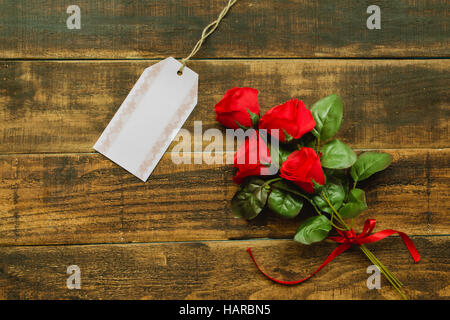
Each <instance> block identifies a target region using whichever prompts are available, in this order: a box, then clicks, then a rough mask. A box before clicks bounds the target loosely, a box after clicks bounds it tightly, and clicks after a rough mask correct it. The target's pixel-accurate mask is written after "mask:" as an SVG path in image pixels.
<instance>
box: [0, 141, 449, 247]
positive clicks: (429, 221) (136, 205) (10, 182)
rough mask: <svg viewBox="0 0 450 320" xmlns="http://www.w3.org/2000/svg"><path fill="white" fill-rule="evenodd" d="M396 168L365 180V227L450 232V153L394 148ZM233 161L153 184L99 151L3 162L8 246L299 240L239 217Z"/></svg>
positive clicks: (169, 167)
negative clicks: (368, 223)
mask: <svg viewBox="0 0 450 320" xmlns="http://www.w3.org/2000/svg"><path fill="white" fill-rule="evenodd" d="M387 151H388V152H389V153H391V154H392V155H393V156H394V163H393V164H392V166H391V167H390V168H388V169H387V170H386V171H384V172H382V173H379V174H377V175H376V176H374V177H373V178H371V179H369V180H367V181H366V182H365V183H361V187H362V188H363V189H365V190H367V199H368V204H369V208H370V209H369V210H368V211H367V212H366V213H364V214H363V215H361V216H360V217H359V219H358V220H357V221H356V223H355V225H356V226H362V224H363V222H364V220H365V219H367V218H376V219H377V220H378V225H377V229H378V230H381V229H386V228H393V229H397V230H402V231H404V232H407V233H409V234H416V235H417V234H418V235H430V234H450V223H449V221H448V215H447V212H448V210H449V203H450V201H449V197H450V193H449V188H448V181H449V176H450V170H449V163H450V161H449V159H450V149H444V150H432V149H417V150H387ZM232 175H233V169H232V168H231V166H229V165H226V164H213V165H208V164H183V165H175V164H173V162H172V160H171V157H170V154H166V155H165V156H164V157H163V159H162V161H161V162H160V163H159V164H158V166H157V167H156V169H155V171H154V172H153V174H152V175H151V176H150V178H149V180H148V181H147V182H146V183H143V182H141V181H140V180H139V179H137V178H135V177H134V176H132V175H131V174H129V173H127V172H126V171H125V170H123V169H122V168H120V167H118V166H117V165H115V164H114V163H112V162H111V161H109V160H108V159H106V158H104V157H103V156H101V155H98V154H79V155H15V156H13V155H10V156H1V157H0V244H10V245H11V244H16V245H24V244H33V245H34V244H70V243H117V242H151V241H172V240H177V241H185V240H211V239H212V240H217V239H218V240H221V239H248V238H261V237H270V238H291V237H292V236H293V235H294V233H295V230H296V227H297V226H298V225H299V224H300V221H301V220H302V219H304V218H305V217H308V216H309V215H310V214H311V211H310V208H309V209H308V208H307V209H306V211H304V213H303V214H302V215H300V216H299V217H297V218H296V219H294V220H286V219H283V218H280V217H278V216H276V215H275V214H274V213H271V212H266V213H262V214H261V215H260V216H259V217H258V218H257V219H255V220H253V221H250V222H247V221H245V220H242V219H234V218H233V216H232V213H231V208H230V200H231V198H232V196H233V194H234V192H235V191H236V189H237V187H236V185H235V184H234V183H233V182H232V180H231V177H232Z"/></svg>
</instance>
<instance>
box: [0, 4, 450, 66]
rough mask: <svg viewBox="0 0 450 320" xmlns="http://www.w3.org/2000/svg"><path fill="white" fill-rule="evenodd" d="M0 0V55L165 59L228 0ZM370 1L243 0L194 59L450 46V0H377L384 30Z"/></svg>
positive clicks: (443, 50)
mask: <svg viewBox="0 0 450 320" xmlns="http://www.w3.org/2000/svg"><path fill="white" fill-rule="evenodd" d="M70 4H71V3H67V2H62V1H56V0H38V1H36V0H24V1H0V21H1V23H0V39H2V41H1V42H0V57H1V58H83V59H92V58H107V59H124V58H155V57H158V58H161V57H166V56H175V57H182V56H186V55H188V53H189V52H190V51H191V49H192V47H193V46H194V44H195V43H196V41H197V40H198V39H199V37H200V34H201V31H202V30H203V28H204V27H205V26H206V25H207V24H209V23H210V22H211V21H213V20H214V19H216V17H217V15H218V13H219V12H220V11H221V10H222V8H223V7H224V5H225V4H226V1H225V0H220V1H219V0H191V1H182V0H165V1H161V0H145V1H128V0H111V1H89V0H78V1H77V2H76V4H77V5H78V6H79V7H80V9H81V29H80V30H69V29H68V28H67V27H66V20H67V18H68V17H69V14H67V13H66V9H67V7H68V6H69V5H70ZM372 4H374V3H373V1H369V0H360V1H353V0H339V1H335V0H333V1H331V0H329V1H309V0H295V1H293V0H277V1H274V0H245V1H239V2H238V3H237V4H236V5H235V6H234V7H233V8H232V10H231V12H230V14H229V15H228V16H227V17H226V19H225V20H224V21H223V22H222V23H221V25H220V27H219V29H218V31H217V32H215V33H214V35H213V36H212V37H210V38H209V39H208V40H207V45H205V46H204V47H203V48H202V49H201V50H200V52H199V53H198V55H197V57H198V58H200V57H201V58H220V57H246V58H255V57H392V56H397V57H412V56H414V57H423V56H427V57H442V56H448V54H449V42H448V40H449V31H448V3H447V1H445V0H427V1H426V0H396V1H392V0H378V1H376V4H377V5H379V6H380V8H381V16H382V28H381V30H368V29H367V27H366V20H367V18H368V17H369V14H367V13H366V10H367V8H368V6H370V5H372Z"/></svg>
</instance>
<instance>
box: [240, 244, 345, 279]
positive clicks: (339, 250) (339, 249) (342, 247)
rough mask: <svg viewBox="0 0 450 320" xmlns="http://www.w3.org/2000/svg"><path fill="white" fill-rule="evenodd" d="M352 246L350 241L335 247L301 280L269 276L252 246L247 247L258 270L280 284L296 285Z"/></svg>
mask: <svg viewBox="0 0 450 320" xmlns="http://www.w3.org/2000/svg"><path fill="white" fill-rule="evenodd" d="M350 247H351V244H348V243H344V244H341V245H339V246H338V247H337V248H336V249H334V250H333V251H332V252H331V253H330V255H329V256H328V257H327V258H326V259H325V261H324V262H323V263H322V264H321V265H320V266H319V268H317V270H316V271H314V272H313V273H311V274H310V275H309V276H308V277H306V278H303V279H300V280H296V281H284V280H278V279H275V278H273V277H271V276H269V275H268V274H267V273H265V272H264V271H263V270H262V269H261V268H260V267H259V265H258V263H256V260H255V257H254V256H253V254H252V250H251V248H248V249H247V252H248V254H249V255H250V258H252V260H253V263H254V264H255V266H256V268H258V270H259V271H260V272H261V273H262V274H263V275H264V276H266V277H267V278H269V279H270V280H272V281H273V282H276V283H279V284H284V285H294V284H299V283H302V282H304V281H306V280H308V279H309V278H311V277H312V276H313V275H315V274H316V273H317V272H319V271H320V270H321V269H322V268H323V267H325V266H326V265H327V264H328V263H330V262H331V261H332V260H333V259H334V258H336V257H337V256H339V255H340V254H342V253H344V252H345V251H347V250H348V249H349V248H350Z"/></svg>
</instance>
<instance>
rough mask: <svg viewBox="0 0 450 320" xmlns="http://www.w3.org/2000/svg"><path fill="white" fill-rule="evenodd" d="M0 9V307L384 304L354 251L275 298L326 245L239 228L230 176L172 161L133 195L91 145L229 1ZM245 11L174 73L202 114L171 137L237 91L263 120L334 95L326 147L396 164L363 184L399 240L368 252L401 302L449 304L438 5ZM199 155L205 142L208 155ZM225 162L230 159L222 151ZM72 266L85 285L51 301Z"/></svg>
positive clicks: (130, 184)
mask: <svg viewBox="0 0 450 320" xmlns="http://www.w3.org/2000/svg"><path fill="white" fill-rule="evenodd" d="M75 2H76V4H77V5H78V6H79V7H80V9H81V29H73V30H69V29H68V28H67V27H66V19H67V18H68V17H69V14H67V13H66V9H67V6H68V4H65V3H64V4H62V3H63V2H61V1H50V0H41V1H31V0H24V1H12V0H10V1H6V0H5V1H0V58H1V60H0V119H1V121H0V244H1V247H0V297H1V298H3V299H78V298H89V299H212V298H214V299H397V298H399V296H398V295H397V293H396V292H395V291H394V290H393V289H392V288H391V287H390V285H389V284H388V283H387V281H385V280H384V279H383V280H382V288H381V289H380V290H369V289H368V288H367V286H366V280H367V278H368V276H369V275H368V274H367V273H366V268H367V267H368V266H369V265H370V262H369V261H368V260H366V258H365V257H364V256H363V255H362V253H361V252H360V251H359V250H358V249H357V248H353V249H351V250H350V251H349V252H346V253H345V254H343V255H341V256H340V257H338V258H337V259H336V260H335V261H333V262H332V263H331V264H330V265H329V266H327V267H326V268H324V269H323V270H322V271H321V272H320V273H319V274H318V275H317V276H316V277H315V278H313V279H311V280H310V281H308V282H306V283H304V284H302V285H299V286H294V287H285V286H280V285H277V284H274V283H271V282H270V281H268V280H267V279H266V278H264V277H263V276H262V275H261V274H260V273H258V272H257V270H256V269H255V267H254V265H253V264H252V262H251V260H250V259H249V256H248V255H247V252H246V248H247V247H249V246H251V247H252V248H253V251H254V253H255V254H256V255H257V256H258V260H259V262H260V263H261V265H262V266H263V267H264V269H265V270H267V271H269V272H270V273H272V274H274V275H276V276H278V277H280V278H283V279H297V278H301V277H303V276H305V275H307V274H309V273H310V272H311V271H313V270H314V269H315V268H316V267H317V266H318V265H319V264H320V263H321V262H322V261H323V260H324V258H325V257H326V256H327V255H328V254H329V253H330V252H331V251H332V249H333V248H335V246H336V245H335V244H334V243H328V242H323V243H320V244H316V245H312V246H303V245H299V244H296V243H294V242H293V241H292V240H291V239H292V236H293V234H294V232H295V229H296V227H297V226H298V224H299V223H300V221H301V220H302V219H304V218H305V217H307V216H308V215H309V213H308V212H304V213H302V215H301V216H300V217H298V218H296V219H295V220H294V221H292V220H284V219H281V218H279V217H277V216H275V214H273V213H270V212H265V213H263V214H261V216H260V217H258V218H257V219H256V220H254V221H251V222H247V221H244V220H240V219H234V218H233V216H232V213H231V210H230V200H231V197H232V195H233V193H234V192H235V190H236V185H234V184H233V182H232V180H231V178H232V176H233V169H232V168H231V167H230V166H229V165H225V164H223V165H221V164H214V165H208V164H191V165H175V164H173V162H172V160H171V151H170V148H169V150H168V152H167V153H166V154H165V155H164V157H163V159H162V160H161V162H160V163H159V164H158V166H157V168H156V170H155V171H154V172H153V174H152V175H151V176H150V178H149V180H148V181H147V182H146V183H143V182H141V181H139V180H138V179H137V178H135V177H134V176H132V175H131V174H129V173H127V172H126V171H125V170H123V169H121V168H120V167H118V166H117V165H115V164H113V163H112V162H111V161H109V160H108V159H106V158H104V157H103V156H101V155H99V154H98V153H96V152H94V150H93V149H92V146H93V144H94V143H95V141H96V140H97V138H98V137H99V135H100V133H101V132H102V131H103V129H104V128H105V126H106V125H107V124H108V122H109V120H110V119H111V117H112V116H113V114H114V113H115V111H116V110H117V108H118V107H119V106H120V104H121V103H122V101H123V100H124V98H125V97H126V95H127V93H128V91H129V90H130V88H131V87H132V86H133V84H134V83H135V81H136V80H137V78H138V77H139V75H140V74H141V73H142V71H143V70H144V69H145V68H146V67H148V66H150V65H152V64H153V63H155V62H157V61H158V60H160V59H162V58H164V57H166V56H169V55H170V56H174V57H176V58H181V57H183V56H185V55H187V54H188V53H189V52H190V50H191V49H192V47H193V45H194V44H195V42H196V40H197V39H198V38H199V36H200V33H201V30H202V29H203V27H204V26H205V25H207V24H208V23H209V22H210V21H212V20H213V19H215V18H216V16H217V14H218V13H219V12H220V10H221V8H222V7H223V6H224V4H225V2H226V1H225V0H220V1H219V0H217V1H214V0H190V1H181V0H170V1H162V0H161V1H157V0H146V1H125V0H111V1H92V0H91V1H88V0H77V1H74V4H75ZM372 2H373V1H352V0H340V1H331V0H329V1H309V0H295V1H287V0H278V1H273V0H240V1H239V2H238V3H237V4H236V5H235V7H234V8H232V10H231V11H230V14H229V15H228V16H227V17H226V19H225V20H224V21H223V22H222V24H221V25H220V27H219V28H218V30H217V32H216V33H214V35H213V36H212V37H211V38H209V39H208V40H207V42H206V43H205V45H204V46H203V47H202V49H201V50H200V52H199V53H198V55H197V56H196V57H195V59H194V60H193V61H192V62H191V63H189V66H190V67H191V68H192V69H193V70H195V71H196V72H198V73H199V74H200V84H199V101H198V105H197V107H196V108H195V110H194V112H193V113H192V114H191V116H190V117H189V119H188V120H187V122H186V123H185V125H184V128H186V129H188V130H190V131H193V124H194V121H200V120H201V121H202V122H203V130H206V129H208V128H219V129H223V127H221V126H220V125H219V124H218V123H217V122H216V121H215V113H214V110H213V107H214V104H215V103H216V102H217V101H218V100H219V99H220V98H221V97H222V95H223V94H224V92H225V91H226V90H227V89H229V88H231V87H233V86H251V87H255V88H257V89H258V90H259V91H260V95H259V96H260V103H261V106H262V112H265V111H266V110H268V109H269V108H270V107H272V106H274V105H276V104H279V103H281V102H284V101H286V100H288V99H290V98H291V97H297V98H301V99H303V100H304V101H305V103H306V104H307V105H309V106H310V105H311V104H312V103H314V102H315V101H316V100H318V99H319V98H321V97H324V96H326V95H328V94H331V93H333V92H336V93H338V94H339V95H340V96H341V97H342V99H343V101H344V103H345V116H344V117H345V118H344V119H345V120H344V124H343V127H342V129H341V131H340V133H339V138H340V139H342V140H343V141H344V142H346V143H348V144H349V145H351V146H352V147H353V148H355V149H357V150H366V149H376V150H378V149H380V150H384V151H386V152H389V153H390V154H392V155H393V156H394V162H393V164H392V166H391V167H390V168H389V169H387V170H386V171H385V172H383V173H380V174H377V175H376V176H374V177H373V178H371V179H369V180H368V181H367V182H366V183H364V184H363V185H362V187H363V189H365V190H367V198H368V204H369V208H370V209H369V210H368V211H367V212H366V213H364V214H363V215H362V216H361V217H359V218H358V219H357V221H356V222H355V224H356V226H358V228H357V229H359V228H360V227H359V226H362V224H363V222H364V220H365V219H367V218H369V217H370V218H376V219H377V222H378V224H377V230H382V229H386V228H393V229H397V230H401V231H404V232H406V233H408V234H409V235H410V236H411V238H412V239H413V240H414V242H415V244H416V245H417V248H418V250H419V251H420V253H421V255H422V261H421V262H420V263H418V264H416V265H414V264H413V262H412V259H411V258H410V257H409V255H408V253H407V250H406V249H405V247H404V245H403V244H402V243H401V241H400V239H399V238H398V237H391V238H389V239H385V240H383V241H381V242H378V243H376V244H371V245H369V247H370V248H371V249H372V250H373V252H374V253H375V254H376V255H377V256H378V257H379V258H380V260H381V261H383V262H384V263H385V264H386V265H387V266H388V267H389V268H390V269H391V271H393V272H394V273H395V274H397V276H398V277H399V278H400V279H401V280H403V282H404V283H405V292H406V293H407V295H408V296H409V297H410V298H412V299H448V298H449V297H450V285H449V275H450V270H449V263H450V260H449V253H450V249H449V244H450V241H449V240H450V239H449V236H450V223H449V219H448V218H449V217H448V210H449V204H450V201H449V175H450V171H449V160H450V149H449V139H448V137H449V136H448V134H449V132H448V124H449V87H450V77H449V71H450V61H449V60H448V59H447V58H446V57H448V56H449V54H450V46H449V31H448V10H449V8H448V2H447V1H445V0H433V1H425V0H397V1H392V0H378V1H376V4H378V5H379V6H380V8H381V19H382V20H381V30H368V29H367V27H366V19H367V18H368V17H369V14H367V13H366V10H367V7H368V6H369V5H371V4H373V3H372ZM205 144H208V142H205ZM224 156H225V155H224ZM70 265H78V266H79V267H80V269H81V289H80V290H76V289H75V290H69V289H68V288H67V286H66V279H67V277H68V274H66V270H67V267H68V266H70Z"/></svg>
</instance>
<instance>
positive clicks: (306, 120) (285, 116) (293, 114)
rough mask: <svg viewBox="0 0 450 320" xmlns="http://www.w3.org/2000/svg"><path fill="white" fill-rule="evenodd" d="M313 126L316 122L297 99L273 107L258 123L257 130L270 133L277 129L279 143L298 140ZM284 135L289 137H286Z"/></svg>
mask: <svg viewBox="0 0 450 320" xmlns="http://www.w3.org/2000/svg"><path fill="white" fill-rule="evenodd" d="M315 126H316V122H315V121H314V118H313V116H312V114H311V111H309V110H308V109H306V107H305V104H304V103H303V101H301V100H297V99H291V100H289V101H287V102H285V103H283V104H282V105H279V106H276V107H273V108H272V109H270V110H269V111H267V112H266V113H265V114H264V115H263V116H262V117H261V120H260V121H259V128H260V129H267V130H268V131H269V133H271V129H278V130H279V139H280V141H281V142H289V140H291V139H299V138H301V137H302V136H303V135H304V134H305V133H307V132H310V131H311V130H312V129H313V128H314V127H315ZM285 133H287V134H288V135H289V136H290V137H287V136H286V134H285Z"/></svg>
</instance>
